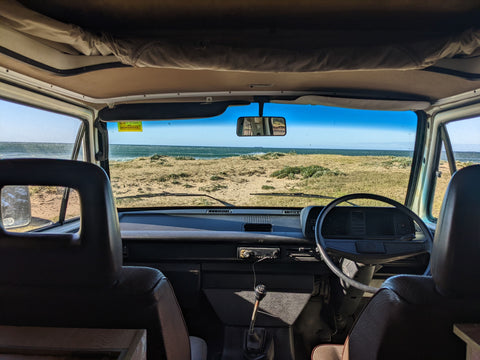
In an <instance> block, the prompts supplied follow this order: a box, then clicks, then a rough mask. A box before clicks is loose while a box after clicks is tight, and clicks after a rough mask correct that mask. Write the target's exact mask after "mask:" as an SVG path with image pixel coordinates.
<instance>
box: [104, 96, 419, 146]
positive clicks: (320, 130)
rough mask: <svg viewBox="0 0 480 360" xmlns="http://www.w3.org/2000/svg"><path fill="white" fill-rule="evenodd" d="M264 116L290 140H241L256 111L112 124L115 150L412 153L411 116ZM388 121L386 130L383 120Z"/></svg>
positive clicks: (326, 112) (269, 111)
mask: <svg viewBox="0 0 480 360" xmlns="http://www.w3.org/2000/svg"><path fill="white" fill-rule="evenodd" d="M264 115H265V116H283V117H285V119H286V122H287V135H286V136H275V137H238V136H237V135H236V121H237V119H238V117H240V116H258V105H257V104H252V105H249V106H236V107H230V108H229V109H227V111H225V113H223V114H222V115H220V116H217V117H215V118H209V119H202V120H195V119H191V120H166V121H156V122H147V121H145V122H143V132H141V133H135V132H133V133H127V132H118V126H117V124H115V123H111V124H108V129H109V137H110V142H111V143H113V144H150V145H152V144H157V145H198V146H235V147H237V146H238V147H259V146H261V147H280V148H289V147H292V148H304V147H306V148H310V147H311V148H341V149H347V148H358V149H395V150H411V149H413V145H414V144H413V143H414V139H415V132H416V122H417V120H416V115H415V113H413V112H385V111H366V110H352V109H338V108H331V107H326V106H318V105H316V106H305V105H284V104H265V108H264ZM387 118H388V119H389V122H388V124H385V119H387Z"/></svg>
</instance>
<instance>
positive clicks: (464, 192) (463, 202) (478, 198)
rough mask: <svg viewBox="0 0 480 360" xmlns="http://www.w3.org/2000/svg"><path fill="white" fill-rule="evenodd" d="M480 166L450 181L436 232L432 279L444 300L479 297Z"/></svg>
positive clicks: (463, 170) (466, 169) (471, 168)
mask: <svg viewBox="0 0 480 360" xmlns="http://www.w3.org/2000/svg"><path fill="white" fill-rule="evenodd" d="M478 262H480V165H475V166H469V167H466V168H463V169H461V170H459V171H457V172H456V173H455V174H454V175H453V176H452V179H451V180H450V184H449V185H448V188H447V191H446V193H445V198H444V199H443V204H442V208H441V210H440V216H439V217H438V222H437V228H436V230H435V240H434V244H433V250H432V260H431V268H432V276H433V280H434V282H435V285H436V288H437V290H438V291H439V292H440V293H441V294H443V295H446V296H456V297H467V296H469V297H471V296H475V297H476V296H480V287H479V286H478V280H479V279H480V266H478Z"/></svg>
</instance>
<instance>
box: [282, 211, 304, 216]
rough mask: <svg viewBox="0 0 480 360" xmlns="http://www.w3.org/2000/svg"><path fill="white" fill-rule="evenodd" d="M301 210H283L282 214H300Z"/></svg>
mask: <svg viewBox="0 0 480 360" xmlns="http://www.w3.org/2000/svg"><path fill="white" fill-rule="evenodd" d="M300 211H301V210H283V211H282V213H283V214H284V215H300Z"/></svg>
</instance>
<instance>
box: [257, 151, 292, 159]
mask: <svg viewBox="0 0 480 360" xmlns="http://www.w3.org/2000/svg"><path fill="white" fill-rule="evenodd" d="M285 155H286V154H285V153H281V152H268V153H266V154H265V155H262V156H261V158H262V159H263V160H272V159H278V158H280V157H282V156H285Z"/></svg>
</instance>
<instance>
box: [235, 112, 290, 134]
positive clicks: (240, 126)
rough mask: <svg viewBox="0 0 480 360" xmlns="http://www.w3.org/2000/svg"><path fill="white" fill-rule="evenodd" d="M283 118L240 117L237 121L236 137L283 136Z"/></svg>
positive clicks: (284, 126) (285, 126)
mask: <svg viewBox="0 0 480 360" xmlns="http://www.w3.org/2000/svg"><path fill="white" fill-rule="evenodd" d="M286 133H287V125H286V121H285V118H283V117H276V116H242V117H239V118H238V120H237V136H285V135H286Z"/></svg>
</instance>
